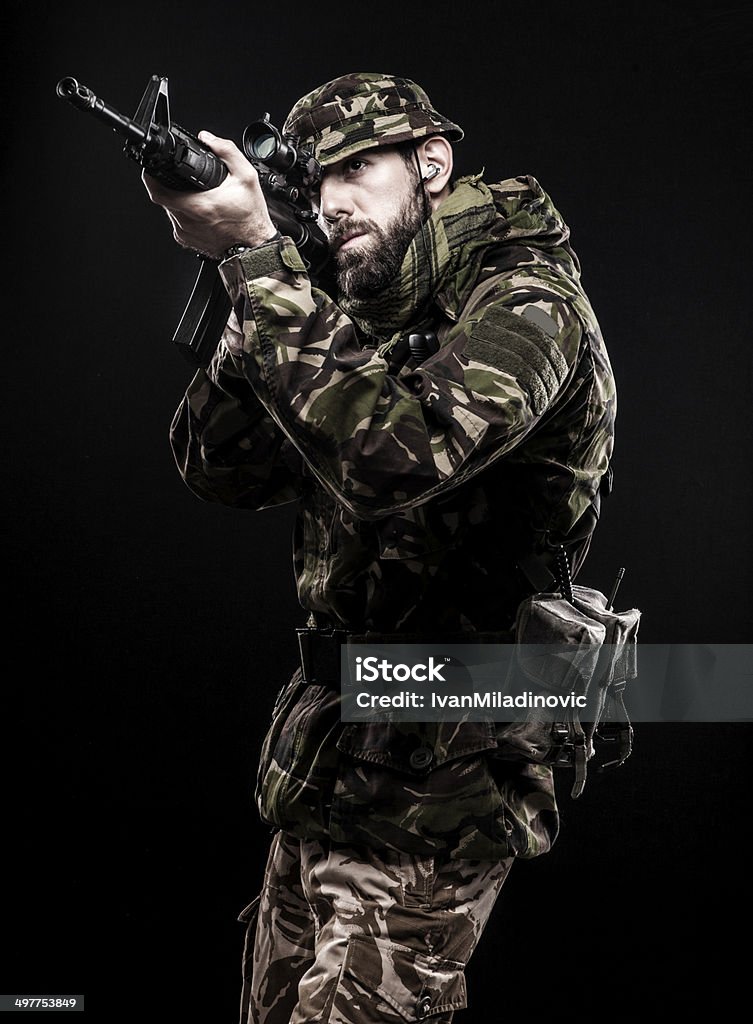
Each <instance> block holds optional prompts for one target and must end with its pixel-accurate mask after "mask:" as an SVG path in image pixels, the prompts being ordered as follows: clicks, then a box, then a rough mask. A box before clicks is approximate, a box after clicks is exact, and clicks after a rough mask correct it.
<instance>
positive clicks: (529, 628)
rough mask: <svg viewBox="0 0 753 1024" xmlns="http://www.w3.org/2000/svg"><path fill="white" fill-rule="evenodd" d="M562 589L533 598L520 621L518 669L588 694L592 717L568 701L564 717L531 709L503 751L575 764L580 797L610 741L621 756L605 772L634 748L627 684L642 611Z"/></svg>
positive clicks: (513, 727)
mask: <svg viewBox="0 0 753 1024" xmlns="http://www.w3.org/2000/svg"><path fill="white" fill-rule="evenodd" d="M567 590H568V592H569V593H568V597H564V596H562V594H560V593H558V592H552V593H539V594H534V595H532V596H531V597H528V598H526V600H524V601H523V602H522V603H521V605H520V606H519V608H518V612H517V617H516V621H515V645H516V651H515V657H514V659H513V669H512V671H513V672H515V673H516V674H517V675H518V677H519V678H520V676H522V677H523V678H524V679H527V680H530V681H531V682H532V683H534V684H535V685H536V687H537V689H538V690H539V691H540V692H541V691H543V692H546V693H552V694H554V695H562V696H566V695H574V696H575V697H576V698H579V697H583V698H588V712H587V716H588V719H589V720H588V721H586V722H583V721H582V720H581V714H580V709H579V708H578V707H577V706H568V707H567V708H566V709H563V712H562V716H561V718H558V719H557V720H556V721H554V722H552V721H551V720H549V721H542V720H541V718H540V717H537V715H536V712H535V710H529V712H528V716H527V718H526V720H525V721H522V722H516V723H510V724H509V725H505V726H502V727H501V728H500V730H499V731H498V736H497V738H498V742H499V755H500V756H502V757H506V758H512V759H517V758H524V759H527V760H532V761H535V762H538V763H540V764H549V765H552V766H555V767H561V766H567V767H572V768H573V770H574V772H575V779H574V782H573V787H572V796H573V798H577V797H578V796H580V794H581V793H582V792H583V787H584V786H585V783H586V765H587V762H588V761H589V760H590V759H591V758H592V757H593V756H594V754H595V752H596V743H597V741H599V740H603V741H604V742H605V743H609V744H610V745H614V747H615V748H616V749H615V754H616V756H615V757H613V758H612V760H610V761H609V762H608V763H606V764H602V765H600V767H599V770H600V771H601V770H604V769H605V768H608V767H612V766H616V765H620V764H622V763H623V762H624V761H625V760H626V759H627V758H628V757H629V755H630V752H631V750H632V739H633V730H632V726H631V724H630V720H629V718H628V714H627V709H626V708H625V703H624V689H625V685H626V683H627V681H628V680H629V679H634V678H635V676H636V675H637V640H638V625H639V622H640V616H641V613H640V612H639V611H638V610H637V609H636V608H631V609H629V610H628V611H624V612H615V611H613V610H612V608H611V607H610V605H609V600H608V599H607V598H606V597H605V596H604V594H602V593H601V592H600V591H598V590H592V589H590V588H589V587H580V586H573V585H569V586H568V588H567Z"/></svg>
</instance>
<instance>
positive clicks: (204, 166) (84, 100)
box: [56, 75, 328, 366]
mask: <svg viewBox="0 0 753 1024" xmlns="http://www.w3.org/2000/svg"><path fill="white" fill-rule="evenodd" d="M56 91H57V95H58V96H59V97H60V98H61V99H64V100H67V101H68V102H69V103H71V104H73V106H74V107H77V108H78V109H79V110H83V111H86V112H87V113H89V114H91V115H92V116H93V117H95V118H97V119H98V120H99V121H102V122H103V123H104V124H106V125H107V126H108V127H109V128H111V129H112V130H113V131H114V132H116V134H118V135H121V136H122V137H123V138H125V140H126V142H125V146H124V147H123V151H124V152H125V154H126V156H127V157H129V158H130V159H131V160H135V161H136V163H137V164H139V165H140V166H141V167H143V168H144V169H145V170H146V171H147V172H148V173H149V174H151V175H152V176H153V177H154V178H157V179H158V180H159V181H161V182H163V183H164V184H165V185H167V187H168V188H173V189H176V190H178V191H181V192H187V191H206V190H209V189H212V188H216V187H217V185H219V184H221V182H223V181H224V179H225V178H226V177H227V168H226V167H225V165H224V164H223V163H222V161H221V160H220V159H219V157H217V156H216V155H215V154H214V153H213V152H212V151H211V150H210V149H207V147H206V146H204V145H202V143H201V142H199V140H198V139H197V138H196V136H195V135H193V134H191V132H188V131H186V129H185V128H181V127H180V125H177V124H174V123H173V122H172V121H171V119H170V104H169V100H168V95H167V78H164V77H160V76H159V75H152V77H151V79H150V81H149V84H148V85H147V87H146V90H145V92H144V95H143V96H142V97H141V102H140V103H139V105H138V108H137V110H136V113H135V114H134V116H133V118H130V117H125V116H124V115H123V114H121V113H119V111H117V110H115V108H114V107H111V106H110V105H109V104H108V103H105V101H104V100H101V99H99V97H97V96H95V95H94V93H93V92H92V91H91V89H88V88H87V87H86V86H85V85H81V84H80V83H79V82H77V81H76V79H75V78H62V79H61V80H60V81H59V82H58V84H57V90H56ZM243 152H244V153H245V154H246V156H247V157H248V159H249V160H250V161H251V163H252V164H253V165H254V167H255V168H256V171H257V173H258V175H259V182H260V184H261V188H262V191H263V192H264V198H265V199H266V202H267V207H268V208H269V215H270V217H271V219H272V222H273V223H274V225H275V226H276V227H277V229H278V230H279V231H280V232H281V233H282V234H283V235H289V236H290V237H291V238H292V239H293V241H294V242H295V244H296V246H297V248H298V251H299V253H300V254H301V258H302V259H303V261H304V263H305V264H306V265H307V267H308V268H309V272H310V273H311V275H312V276H314V277H316V276H318V275H319V274H321V273H323V271H324V268H325V264H326V262H327V256H328V250H327V242H326V239H325V237H324V235H323V233H322V232H321V231H320V230H319V228H318V227H317V225H316V214H315V213H314V212H313V211H312V210H311V207H310V205H309V203H308V200H307V199H306V195H305V190H306V189H308V188H313V187H315V186H316V185H317V183H318V182H319V180H320V179H321V173H322V169H321V166H320V165H319V163H318V161H317V160H316V159H315V158H314V154H313V150H312V149H311V147H308V146H299V144H298V140H297V138H295V136H291V135H283V134H282V132H280V131H279V129H277V128H276V127H275V126H274V125H273V124H272V123H271V122H270V120H269V114H265V115H264V117H263V118H261V119H260V120H259V121H254V122H253V123H252V124H250V125H249V126H248V127H247V128H246V129H245V131H244V132H243ZM229 314H230V299H229V298H228V295H227V292H226V291H225V286H224V284H223V283H222V279H221V277H220V275H219V273H218V272H217V263H216V262H215V261H214V260H210V259H208V258H207V257H203V258H202V265H201V269H200V271H199V274H198V277H197V278H196V283H195V284H194V287H193V290H192V292H191V296H190V298H189V300H188V303H187V305H186V308H185V311H184V313H183V316H182V317H181V320H180V323H179V324H178V327H177V329H176V331H175V334H174V335H173V338H172V341H173V343H174V344H175V345H176V346H177V347H178V349H179V351H181V352H182V353H183V354H184V356H185V357H186V358H187V359H188V360H189V361H190V362H191V363H192V364H193V365H194V366H207V365H208V364H209V361H210V360H211V358H212V356H213V355H214V352H215V350H216V348H217V345H218V343H219V340H220V335H221V334H222V331H223V329H224V327H225V324H226V322H227V318H228V316H229Z"/></svg>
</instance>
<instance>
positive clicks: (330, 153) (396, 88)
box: [283, 72, 463, 167]
mask: <svg viewBox="0 0 753 1024" xmlns="http://www.w3.org/2000/svg"><path fill="white" fill-rule="evenodd" d="M283 132H284V133H285V134H286V135H288V134H290V135H296V136H298V138H299V140H300V142H301V143H308V144H311V143H313V146H314V155H315V156H316V158H317V160H318V161H319V163H320V164H322V166H324V167H326V166H327V165H328V164H333V163H335V162H336V161H337V160H342V159H344V158H345V157H347V156H352V154H353V153H358V152H359V151H360V150H362V149H369V148H371V147H372V146H386V145H394V144H395V143H397V142H406V141H407V140H408V139H421V138H425V137H426V136H427V135H446V136H447V137H448V138H450V139H455V140H458V139H462V138H463V129H462V128H460V127H459V125H456V124H454V123H453V122H452V121H448V120H447V118H446V117H443V116H442V114H439V113H437V111H436V110H434V108H433V107H432V105H431V100H430V99H429V97H428V96H427V95H426V93H425V92H424V90H423V89H422V88H421V87H420V86H418V85H416V83H415V82H411V81H410V79H408V78H396V77H395V76H394V75H384V74H368V73H366V72H357V73H353V74H349V75H342V76H341V77H340V78H335V79H333V80H332V81H331V82H327V83H326V84H325V85H321V86H319V88H318V89H314V90H312V92H309V93H307V94H306V95H305V96H303V97H301V99H299V100H298V102H297V103H296V104H295V106H294V107H293V109H292V110H291V111H290V113H289V114H288V117H287V120H286V121H285V124H284V126H283Z"/></svg>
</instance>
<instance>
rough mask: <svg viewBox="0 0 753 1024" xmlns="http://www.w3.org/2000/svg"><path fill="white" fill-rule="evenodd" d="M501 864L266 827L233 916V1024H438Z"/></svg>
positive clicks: (444, 1019)
mask: <svg viewBox="0 0 753 1024" xmlns="http://www.w3.org/2000/svg"><path fill="white" fill-rule="evenodd" d="M511 864H512V860H511V859H508V860H501V861H500V860H495V861H468V860H464V861H456V862H452V861H447V860H443V859H440V858H434V857H416V856H411V855H406V854H399V853H387V854H385V855H379V854H378V853H376V852H375V851H373V850H369V849H365V848H353V847H347V846H335V845H333V846H323V845H322V844H320V843H318V842H315V841H299V840H295V839H293V838H292V837H290V836H288V835H286V834H285V833H284V832H278V833H277V834H276V835H275V837H274V839H273V841H272V846H271V849H270V853H269V859H268V862H267V868H266V872H265V878H264V887H263V890H262V893H261V896H260V897H259V898H258V900H256V901H254V903H253V904H251V905H250V906H249V907H247V908H246V910H245V911H244V912H243V913H242V914H241V920H243V921H245V922H246V924H247V938H246V950H245V955H244V986H243V993H242V997H241V1018H240V1019H241V1024H308V1022H310V1021H319V1022H321V1024H370V1022H373V1024H377V1022H379V1024H404V1022H405V1021H421V1020H427V1021H431V1022H432V1024H449V1022H450V1021H451V1020H452V1019H453V1014H454V1011H455V1010H456V1009H462V1008H464V1007H465V1006H466V1003H467V998H466V987H465V975H464V968H465V965H466V964H467V963H468V960H469V958H470V956H471V954H472V952H473V950H474V949H475V947H476V944H477V943H478V940H479V938H480V936H481V933H482V931H483V929H484V926H485V925H486V922H487V920H488V917H489V914H490V912H491V910H492V907H493V906H494V903H495V900H496V898H497V895H498V894H499V891H500V889H501V887H502V884H503V883H504V881H505V879H506V877H507V874H508V872H509V870H510V866H511Z"/></svg>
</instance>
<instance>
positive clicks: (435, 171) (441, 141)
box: [416, 135, 453, 201]
mask: <svg viewBox="0 0 753 1024" xmlns="http://www.w3.org/2000/svg"><path fill="white" fill-rule="evenodd" d="M416 152H417V154H418V160H419V163H420V164H421V178H422V180H423V183H424V188H425V189H426V191H427V193H428V194H429V198H430V199H431V200H432V201H434V200H439V199H440V198H443V194H444V192H445V189H446V188H447V186H448V185H449V182H450V177H451V176H452V167H453V153H452V146H451V145H450V143H449V142H448V141H447V139H446V138H445V137H444V135H432V136H431V137H430V138H428V139H424V141H423V142H420V143H419V144H418V146H417V147H416Z"/></svg>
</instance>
